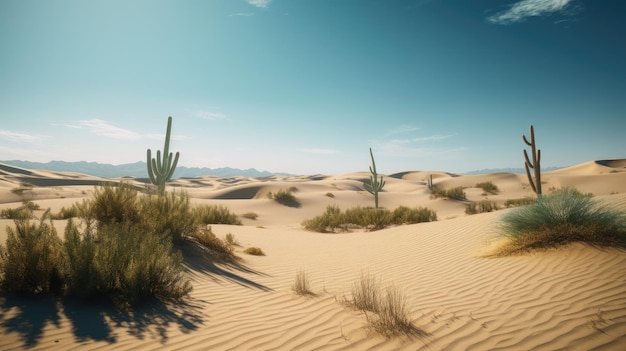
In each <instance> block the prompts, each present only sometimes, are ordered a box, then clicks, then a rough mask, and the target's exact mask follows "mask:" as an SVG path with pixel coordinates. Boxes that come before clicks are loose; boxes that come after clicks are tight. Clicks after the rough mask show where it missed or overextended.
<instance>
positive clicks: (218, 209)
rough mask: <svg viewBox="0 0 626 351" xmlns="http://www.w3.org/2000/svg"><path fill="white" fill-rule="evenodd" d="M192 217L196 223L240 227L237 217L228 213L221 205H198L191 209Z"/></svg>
mask: <svg viewBox="0 0 626 351" xmlns="http://www.w3.org/2000/svg"><path fill="white" fill-rule="evenodd" d="M192 213H193V215H194V216H195V217H196V218H197V220H198V222H199V223H201V224H204V225H208V224H231V225H241V220H239V218H237V215H236V214H234V213H232V212H230V210H229V209H228V208H227V207H226V206H222V205H200V206H196V207H194V208H193V209H192Z"/></svg>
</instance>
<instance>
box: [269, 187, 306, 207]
mask: <svg viewBox="0 0 626 351" xmlns="http://www.w3.org/2000/svg"><path fill="white" fill-rule="evenodd" d="M293 191H294V188H290V189H287V190H284V189H281V190H279V191H277V192H276V193H269V194H268V196H269V197H270V199H273V200H274V201H276V202H278V203H279V204H281V205H285V206H288V207H300V206H301V204H300V202H299V201H298V200H297V199H296V197H295V196H294V195H293Z"/></svg>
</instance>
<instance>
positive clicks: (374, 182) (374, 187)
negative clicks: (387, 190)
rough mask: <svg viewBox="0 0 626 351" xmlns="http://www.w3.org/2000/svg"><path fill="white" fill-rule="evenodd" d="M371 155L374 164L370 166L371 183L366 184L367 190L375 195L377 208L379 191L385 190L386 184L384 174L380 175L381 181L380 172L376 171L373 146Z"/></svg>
mask: <svg viewBox="0 0 626 351" xmlns="http://www.w3.org/2000/svg"><path fill="white" fill-rule="evenodd" d="M370 157H371V158H372V165H371V166H370V173H371V175H370V183H369V184H367V183H366V184H364V186H365V190H367V192H368V193H370V194H372V195H374V204H375V205H376V208H378V192H379V191H381V190H383V187H384V186H385V181H384V180H383V176H382V175H381V176H380V181H379V180H378V173H376V162H374V154H373V153H372V148H370Z"/></svg>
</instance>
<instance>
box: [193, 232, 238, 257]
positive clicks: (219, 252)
mask: <svg viewBox="0 0 626 351" xmlns="http://www.w3.org/2000/svg"><path fill="white" fill-rule="evenodd" d="M191 237H192V238H193V239H195V240H196V241H197V242H198V243H199V244H200V245H202V246H204V247H205V248H207V249H208V250H209V251H210V252H211V253H212V255H213V257H215V258H217V259H218V260H221V261H233V260H235V259H236V257H235V254H234V252H233V245H231V244H229V243H228V241H227V240H226V239H224V240H222V239H220V238H218V237H217V235H215V233H213V230H212V228H211V226H208V227H205V228H202V229H199V230H197V231H195V232H193V233H192V234H191Z"/></svg>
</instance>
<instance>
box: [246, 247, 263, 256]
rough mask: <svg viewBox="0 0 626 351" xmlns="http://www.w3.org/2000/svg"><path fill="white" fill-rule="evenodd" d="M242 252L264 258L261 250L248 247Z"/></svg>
mask: <svg viewBox="0 0 626 351" xmlns="http://www.w3.org/2000/svg"><path fill="white" fill-rule="evenodd" d="M243 252H245V253H247V254H248V255H253V256H265V252H263V250H261V248H259V247H249V248H247V249H245V250H244V251H243Z"/></svg>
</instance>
